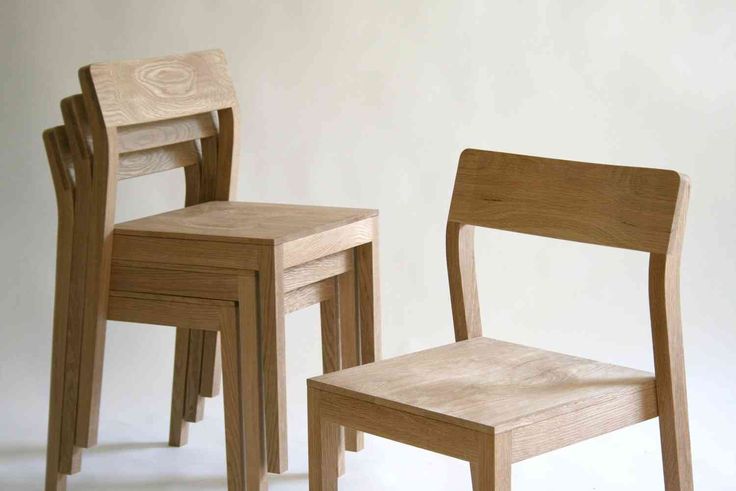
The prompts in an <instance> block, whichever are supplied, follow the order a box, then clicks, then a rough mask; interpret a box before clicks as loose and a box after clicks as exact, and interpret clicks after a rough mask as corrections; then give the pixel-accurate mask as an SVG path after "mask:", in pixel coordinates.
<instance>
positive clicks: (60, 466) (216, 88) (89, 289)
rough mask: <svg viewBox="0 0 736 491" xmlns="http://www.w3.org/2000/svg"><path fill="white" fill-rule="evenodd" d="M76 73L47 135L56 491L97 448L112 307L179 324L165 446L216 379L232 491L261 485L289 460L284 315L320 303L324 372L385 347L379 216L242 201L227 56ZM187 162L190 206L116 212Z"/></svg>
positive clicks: (358, 440) (353, 440) (206, 54)
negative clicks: (129, 217) (131, 195)
mask: <svg viewBox="0 0 736 491" xmlns="http://www.w3.org/2000/svg"><path fill="white" fill-rule="evenodd" d="M79 78H80V82H81V87H82V93H81V94H77V95H73V96H71V97H67V98H65V99H63V100H62V102H61V113H62V117H63V122H64V123H63V125H61V126H57V127H54V128H51V129H48V130H46V131H45V132H44V133H43V141H44V145H45V148H46V153H47V156H48V160H49V164H50V168H51V175H52V178H53V183H54V188H55V192H56V198H57V205H58V222H59V226H58V243H57V270H56V294H55V307H54V327H53V346H52V367H51V393H50V411H49V431H48V451H47V471H46V487H45V488H46V490H47V491H49V490H63V489H65V488H66V482H67V476H68V475H71V474H74V473H76V472H78V471H79V470H80V468H81V449H82V448H86V447H90V446H93V445H95V444H96V442H97V433H98V432H97V428H98V419H99V408H100V386H101V377H102V365H103V354H104V343H105V327H106V321H107V320H108V319H112V320H121V321H130V322H143V323H151V324H160V325H171V326H175V327H176V328H177V329H176V342H175V360H174V380H173V388H172V399H171V420H170V434H169V444H170V445H172V446H181V445H184V444H185V443H186V442H187V424H188V423H189V422H196V421H199V420H201V419H202V417H203V410H204V398H206V397H213V396H215V395H217V394H218V393H219V391H220V373H222V374H223V381H224V397H225V413H226V414H225V420H226V447H227V462H228V489H230V490H241V489H245V488H246V485H247V488H248V489H249V490H255V489H265V487H266V480H265V475H266V471H267V470H268V471H271V472H284V471H285V470H286V469H287V461H286V455H287V453H286V423H285V421H286V415H285V410H286V409H285V386H284V377H285V374H284V332H283V331H284V315H285V314H286V313H288V312H291V311H294V310H297V309H300V308H304V307H306V306H309V305H313V304H315V303H319V304H320V313H321V322H322V344H323V368H324V371H325V373H327V372H332V371H335V370H338V369H340V368H342V367H348V366H354V365H358V364H361V363H369V362H372V361H374V360H375V359H376V358H377V357H379V356H380V349H379V344H380V329H379V325H380V324H379V323H380V317H379V303H378V281H377V272H378V269H377V268H378V261H377V211H375V210H364V209H348V208H327V207H316V206H299V205H276V204H261V203H236V202H233V201H231V200H232V199H233V197H234V195H235V185H236V181H237V179H236V174H237V173H236V169H237V161H238V105H237V100H236V96H235V90H234V88H233V86H232V82H231V80H230V76H229V73H228V69H227V64H226V62H225V58H224V55H223V53H222V52H221V51H219V50H210V51H203V52H197V53H189V54H185V55H176V56H169V57H164V58H155V59H146V60H132V61H123V62H115V63H100V64H93V65H89V66H86V67H83V68H81V69H80V71H79ZM179 168H183V169H184V174H185V183H186V202H185V208H183V209H180V210H175V211H173V212H168V213H164V214H160V215H156V216H152V217H146V218H143V219H139V220H134V221H131V222H128V223H125V224H115V223H114V211H115V195H116V193H115V190H116V185H117V182H118V180H121V179H128V178H134V177H138V176H143V175H147V174H151V173H155V172H161V171H166V170H172V169H179ZM131 363H135V360H134V359H131ZM343 435H344V436H343ZM343 435H341V439H343V440H341V442H342V441H344V443H341V445H342V446H343V447H344V448H347V449H348V450H353V451H358V450H360V449H361V448H362V435H361V434H360V433H359V432H356V431H353V430H345V431H344V434H343ZM266 442H268V444H266ZM341 448H342V447H341ZM339 465H340V467H341V469H342V466H343V464H342V460H341V462H340V464H339Z"/></svg>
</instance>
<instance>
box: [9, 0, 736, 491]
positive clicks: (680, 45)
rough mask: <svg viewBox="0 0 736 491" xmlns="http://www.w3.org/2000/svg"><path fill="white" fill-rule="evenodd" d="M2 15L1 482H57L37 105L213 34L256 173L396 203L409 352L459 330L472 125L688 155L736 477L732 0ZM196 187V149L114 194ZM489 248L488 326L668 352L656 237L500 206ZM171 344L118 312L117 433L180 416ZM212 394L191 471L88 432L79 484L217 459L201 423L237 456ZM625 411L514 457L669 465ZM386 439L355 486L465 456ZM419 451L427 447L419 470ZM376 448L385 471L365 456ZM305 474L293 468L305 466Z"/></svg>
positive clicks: (654, 476)
mask: <svg viewBox="0 0 736 491" xmlns="http://www.w3.org/2000/svg"><path fill="white" fill-rule="evenodd" d="M0 23H1V24H0V53H2V58H1V61H2V64H1V65H0V67H1V70H2V72H0V73H1V75H0V77H1V79H2V105H1V107H2V117H1V118H0V152H1V155H2V158H1V159H0V165H1V166H2V167H1V168H2V174H1V175H2V178H1V179H0V210H2V211H1V212H0V219H1V222H0V227H1V228H0V271H1V272H2V274H0V305H1V307H0V312H1V313H2V319H3V321H2V327H1V328H0V360H2V361H1V362H0V387H2V393H3V402H2V405H1V406H0V415H1V417H0V419H2V420H3V424H2V425H0V488H3V489H15V488H18V489H35V488H37V486H38V483H39V482H40V481H39V479H40V473H41V472H42V468H43V465H42V455H43V448H42V447H43V442H44V438H45V437H44V433H45V427H46V411H47V397H48V371H49V357H50V341H51V314H52V298H53V274H54V273H53V272H54V251H55V228H56V211H55V202H54V196H53V190H52V185H51V179H50V176H49V172H48V168H47V163H46V160H45V156H44V153H43V147H42V144H41V131H42V130H43V129H44V128H47V127H50V126H53V125H56V124H58V123H59V122H60V121H61V119H60V114H59V109H58V102H59V100H60V99H61V98H62V97H64V96H67V95H70V94H72V93H75V92H78V91H79V87H78V82H77V78H76V70H77V68H78V67H80V66H82V65H84V64H87V63H89V62H92V61H102V60H112V59H122V58H136V57H148V56H155V55H162V54H168V53H177V52H185V51H193V50H200V49H205V48H211V47H222V48H223V49H224V50H225V52H226V54H227V57H228V60H229V63H230V66H231V72H232V75H233V79H234V82H235V85H236V88H237V91H238V95H239V98H240V103H241V110H242V127H241V139H242V154H241V173H240V191H239V195H238V196H239V198H240V199H243V200H254V201H258V200H262V201H273V202H292V203H309V204H326V205H336V206H337V205H339V206H356V207H376V208H380V210H381V232H382V244H381V269H382V285H381V287H382V292H383V319H384V332H385V334H384V352H385V354H386V355H387V356H392V355H396V354H400V353H405V352H408V351H412V350H417V349H420V348H424V347H428V346H433V345H437V344H441V343H446V342H449V341H451V339H452V328H451V314H450V305H449V299H448V290H447V286H446V284H447V280H446V272H445V265H444V223H445V218H446V213H447V209H448V204H449V196H450V192H451V188H452V182H453V177H454V171H455V166H456V163H457V157H458V155H459V153H460V151H461V150H462V149H463V148H465V147H476V148H483V149H496V150H505V151H512V152H518V153H527V154H536V155H544V156H550V157H560V158H568V159H572V160H584V161H593V162H606V163H620V164H629V165H643V166H655V167H657V166H658V167H668V168H673V169H676V170H678V171H681V172H684V173H686V174H689V175H690V176H691V178H692V186H693V192H692V200H691V208H690V214H689V218H688V222H689V223H688V231H687V236H686V243H685V252H684V260H683V285H682V297H683V311H684V312H683V314H684V325H685V342H686V357H687V368H688V375H689V384H690V385H689V392H690V397H691V418H692V427H693V450H694V459H695V470H696V479H697V481H698V485H699V488H700V489H708V490H714V489H729V488H731V486H732V485H733V482H734V481H736V471H735V470H734V462H735V461H736V453H735V452H734V450H733V447H732V446H731V445H729V444H728V443H727V442H729V441H733V440H734V438H736V432H735V431H734V425H733V423H732V421H731V419H730V418H729V416H730V414H732V413H733V411H734V405H735V404H736V396H734V392H733V390H732V387H733V380H734V377H735V376H736V369H734V364H733V361H732V360H733V355H732V353H733V351H734V348H736V329H734V328H735V327H736V322H735V321H734V318H736V307H735V306H734V280H736V259H734V246H736V198H735V197H734V190H735V189H736V4H734V2H733V0H721V1H717V0H707V1H699V0H688V1H679V2H667V1H654V2H635V1H626V0H624V1H622V0H618V1H597V2H582V1H578V2H574V1H561V2H552V1H542V0H538V1H528V2H501V1H488V2H483V1H475V2H470V1H468V2H456V1H449V0H445V1H434V2H423V1H416V0H404V1H400V2H388V1H386V2H353V1H334V2H327V1H319V2H317V1H315V2H296V1H293V2H289V1H269V2H252V1H251V2H237V1H225V0H217V1H188V2H182V1H155V2H143V1H127V2H119V1H115V2H113V1H94V2H91V1H90V2H85V1H72V0H65V1H59V0H55V1H21V0H16V1H13V0H10V1H9V0H3V1H2V15H0ZM182 202H183V179H182V178H181V176H180V175H178V174H177V175H174V174H163V175H157V176H152V177H149V178H146V179H143V180H137V181H133V182H124V183H123V184H122V185H121V190H120V193H119V207H118V217H119V219H121V220H122V219H128V218H131V217H136V216H141V215H145V214H149V213H152V212H154V211H161V210H165V209H172V208H176V207H179V206H181V204H182ZM477 255H478V260H479V271H478V274H479V277H480V288H481V300H482V304H483V316H484V323H485V328H486V333H487V334H488V335H491V336H497V337H499V338H502V339H506V340H511V341H518V342H524V343H528V344H533V345H535V346H539V347H544V348H550V349H555V350H559V351H563V352H569V353H575V354H579V355H583V356H589V357H595V358H599V359H603V360H607V361H614V362H619V363H624V364H629V365H631V366H635V367H640V368H646V369H651V367H652V362H651V344H650V338H649V327H648V310H647V304H646V264H647V258H646V256H645V255H643V254H640V253H634V252H626V251H620V250H614V249H606V248H597V247H593V246H586V245H578V244H571V243H566V242H559V241H550V240H544V239H538V238H532V237H526V236H518V235H514V234H504V233H499V232H494V231H487V232H486V231H483V232H481V233H479V234H478V238H477ZM287 327H288V345H287V349H288V360H289V362H288V368H289V398H290V403H291V404H290V406H289V417H290V421H291V430H292V433H291V439H292V448H291V449H290V450H291V460H292V469H293V470H294V471H295V472H299V471H300V470H301V472H304V471H305V469H306V451H305V450H304V447H303V443H304V438H305V435H304V428H303V426H304V419H305V418H304V414H303V413H304V412H305V407H304V399H305V395H304V378H306V377H307V376H311V375H314V374H316V373H317V372H318V371H319V367H320V362H319V343H318V336H317V333H318V331H317V312H316V310H315V309H310V310H308V311H306V312H301V313H297V314H293V315H292V316H290V317H289V318H288V320H287ZM172 350H173V336H172V333H171V331H170V330H169V329H164V328H156V327H145V328H144V327H140V328H139V327H130V326H127V325H124V324H118V323H111V325H110V329H109V334H108V351H107V353H108V357H107V364H106V368H105V384H104V389H103V391H104V392H103V407H102V430H101V440H102V442H103V447H104V444H105V443H106V444H108V448H110V446H112V448H115V447H114V444H115V443H116V442H120V441H121V440H124V441H128V440H130V441H131V442H135V441H141V440H143V441H145V440H146V438H149V439H151V440H153V441H165V438H166V436H165V435H166V427H167V422H166V419H167V417H168V412H167V411H168V409H167V403H168V402H167V399H168V392H169V390H170V389H169V384H170V372H171V361H172ZM210 405H212V407H213V409H212V410H211V411H209V416H208V421H207V422H205V423H201V424H200V426H199V427H198V428H197V429H195V430H194V431H195V433H193V437H192V440H193V443H192V444H191V445H190V448H187V449H181V451H180V453H179V454H177V455H178V457H176V456H174V455H173V454H171V453H165V452H163V450H162V452H163V453H161V455H159V454H156V455H157V457H156V459H159V465H160V466H164V465H165V464H162V463H161V462H169V461H171V463H170V466H169V467H166V469H167V471H166V472H168V473H169V474H170V475H171V476H173V477H171V480H173V481H167V480H166V479H164V478H162V477H161V476H160V475H158V476H157V475H156V474H155V471H156V469H150V461H142V462H141V463H140V465H138V466H135V465H132V466H125V465H122V466H120V465H110V466H109V467H104V465H103V464H104V463H107V464H108V465H109V464H112V463H119V462H126V461H125V459H126V458H127V459H133V460H128V462H136V461H135V459H136V458H138V459H140V455H146V454H145V453H144V454H140V453H136V452H128V453H124V454H120V453H115V454H109V453H107V454H105V453H104V452H103V453H97V454H95V453H94V452H92V453H90V454H89V455H92V457H91V458H90V459H89V462H92V461H94V460H93V459H97V461H98V462H100V464H99V465H97V464H95V465H94V466H93V465H91V464H90V465H88V464H87V463H85V468H84V471H83V473H82V476H81V477H80V478H79V480H78V484H77V485H78V486H79V487H81V488H83V489H94V488H95V487H96V486H98V485H99V483H97V485H95V484H94V482H95V481H94V480H93V478H91V477H89V476H97V478H99V479H100V481H99V482H105V483H107V484H106V486H108V487H109V486H112V488H115V484H110V480H113V481H114V478H119V480H118V481H115V482H118V486H119V489H129V488H133V487H135V486H132V485H130V486H129V484H130V482H129V481H130V478H129V476H128V475H127V474H126V472H133V473H135V472H139V473H142V474H137V475H136V476H137V477H136V478H135V479H134V480H133V481H134V482H136V483H139V484H140V486H143V483H145V482H157V483H159V484H160V487H161V488H165V487H166V486H172V487H171V489H177V485H175V484H171V482H177V481H176V479H177V476H179V477H180V474H181V473H183V472H184V470H183V467H186V468H187V469H188V471H187V472H190V473H191V478H192V479H198V478H201V477H202V475H201V473H199V472H198V471H197V470H196V469H200V468H199V467H197V465H198V464H195V462H201V460H197V459H202V458H203V457H202V452H200V453H196V452H195V451H194V450H193V449H196V448H197V445H202V442H203V441H211V442H212V446H213V448H215V450H213V452H214V454H212V452H209V454H207V455H209V459H210V460H208V461H207V462H210V461H211V463H212V466H214V467H213V469H215V470H212V471H210V470H209V468H207V469H206V470H203V471H202V472H204V473H205V474H206V475H214V476H215V478H216V477H217V476H219V475H220V474H219V471H222V470H223V469H224V467H217V466H219V465H224V464H222V463H221V461H222V458H221V457H222V456H221V455H220V454H219V453H217V452H219V450H217V448H219V443H221V435H220V433H219V432H221V429H219V428H220V426H219V422H221V414H220V412H219V411H220V410H219V409H217V407H218V402H214V403H210ZM206 425H209V426H206ZM200 427H201V428H210V429H212V431H213V432H214V433H215V434H216V436H211V435H210V433H211V432H212V431H209V430H208V431H204V430H200V429H199V428H200ZM626 431H627V432H628V433H626V434H624V436H623V437H619V436H607V437H604V438H602V439H599V440H596V441H594V442H589V443H586V444H584V445H587V446H581V447H578V448H577V449H576V448H575V447H573V448H571V449H568V450H563V451H560V452H556V453H554V454H551V455H549V456H544V457H540V458H538V459H535V460H534V461H530V462H528V463H524V464H521V465H518V466H516V467H515V468H514V469H515V471H514V472H515V473H514V484H515V487H516V489H541V488H540V486H542V484H540V483H550V482H560V483H562V482H565V483H566V489H590V488H591V487H592V486H593V485H595V486H597V487H596V489H621V488H627V487H628V488H636V489H661V487H662V484H661V476H660V474H659V467H658V466H659V460H658V459H659V447H658V443H657V426H656V423H655V422H650V423H646V424H644V425H640V427H636V428H632V429H629V430H626ZM218 438H219V439H220V440H218ZM374 440H375V441H374ZM374 440H371V441H370V442H369V443H371V444H372V445H373V450H371V448H370V445H369V449H368V450H367V451H366V452H365V453H363V454H360V455H358V456H355V457H353V458H351V460H350V461H349V464H350V465H351V469H353V471H352V472H351V473H349V475H348V477H346V478H345V479H346V481H345V488H346V489H383V488H384V487H385V488H390V489H398V488H399V487H400V486H402V485H407V483H412V482H415V481H414V480H415V479H420V478H421V477H423V476H424V477H426V478H427V482H426V483H425V484H424V485H423V489H448V488H454V487H455V486H456V483H457V482H460V481H457V479H459V480H462V479H466V474H467V473H466V469H465V467H464V466H462V465H460V464H459V463H447V459H444V458H442V457H437V456H433V455H432V456H430V455H429V454H426V455H425V454H423V453H417V452H416V451H414V450H413V449H405V448H401V447H398V446H396V445H393V444H389V443H386V442H381V441H378V440H377V439H374ZM198 442H199V443H198ZM218 442H219V443H218ZM131 445H133V446H134V444H131ZM3 446H4V447H3ZM376 447H378V448H381V449H385V452H382V453H376V452H377V451H376ZM160 450H161V449H160ZM149 451H151V449H149ZM24 452H25V453H24ZM141 452H145V450H141ZM187 452H190V453H187ZM371 452H373V453H371ZM392 452H393V453H392ZM211 454H212V455H211ZM136 455H137V457H136ZM397 455H400V456H402V457H401V458H406V459H415V460H414V462H417V464H416V466H417V467H415V468H414V469H413V470H412V471H409V470H406V471H403V470H401V469H402V467H401V466H398V467H396V465H397V464H396V462H397V459H398V458H396V457H395V456H397ZM184 456H189V457H184ZM389 456H394V457H391V458H389ZM186 458H191V459H193V460H192V461H191V462H190V464H191V465H189V466H181V465H177V462H179V464H181V461H176V460H171V459H186ZM166 459H169V460H166ZM422 459H423V460H422ZM398 461H400V459H399V460H398ZM419 462H422V463H423V464H420V463H419ZM613 462H616V464H615V465H614V464H613ZM392 465H393V467H392ZM421 465H423V467H420V466H421ZM100 466H102V467H100ZM146 466H148V467H146ZM139 467H140V468H144V469H148V470H147V471H142V470H138V468H139ZM404 467H406V468H407V469H411V467H412V465H411V464H410V463H406V464H405V465H404ZM103 468H104V469H106V470H104V471H101V470H100V469H103ZM192 469H194V470H192ZM202 469H204V468H202ZM218 469H219V471H218ZM420 469H421V472H419V471H420ZM381 471H382V472H381ZM95 472H97V474H95ZM372 472H378V473H379V475H380V476H382V477H378V478H376V477H374V479H378V480H377V481H374V484H372V485H373V486H375V487H370V486H371V484H370V483H371V482H372V481H370V480H365V479H364V480H362V481H360V479H358V477H360V476H371V475H373V474H372ZM351 474H352V477H351ZM413 474H414V475H413ZM571 475H575V476H577V479H578V480H577V481H575V480H573V481H570V476H571ZM356 476H358V477H356ZM85 479H86V480H85ZM303 479H304V478H303V476H302V477H301V478H295V479H291V480H289V479H284V478H281V479H278V478H274V479H273V480H272V482H273V483H274V488H275V489H292V488H289V486H292V487H293V489H304V486H305V481H304V480H303ZM349 479H353V480H354V482H355V483H356V484H355V485H352V486H351V485H350V484H348V483H349V482H351V481H349ZM4 480H5V481H4ZM359 481H360V482H361V483H362V485H363V486H364V487H363V488H360V487H359V484H358V482H359ZM195 482H199V483H200V485H201V486H204V484H203V483H202V481H195ZM125 483H128V484H125ZM167 483H168V484H167ZM447 483H453V484H447ZM210 484H212V485H213V486H214V487H215V488H216V487H217V486H220V487H222V486H224V481H221V480H219V481H218V480H217V479H215V481H214V483H210ZM83 486H87V488H84V487H83ZM126 486H128V487H126ZM178 486H179V488H180V487H182V486H184V481H179V484H178ZM279 486H282V487H281V488H280V487H279ZM365 486H368V487H365ZM433 486H434V487H433ZM205 487H206V486H205ZM458 487H459V485H458ZM150 489H153V487H151V488H150ZM157 489H158V488H157ZM417 489H419V488H417ZM547 489H549V487H547ZM731 489H732V488H731Z"/></svg>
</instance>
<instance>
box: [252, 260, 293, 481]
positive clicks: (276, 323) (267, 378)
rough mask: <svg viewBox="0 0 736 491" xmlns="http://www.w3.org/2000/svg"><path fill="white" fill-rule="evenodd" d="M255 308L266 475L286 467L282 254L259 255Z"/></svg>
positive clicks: (285, 469) (279, 471)
mask: <svg viewBox="0 0 736 491" xmlns="http://www.w3.org/2000/svg"><path fill="white" fill-rule="evenodd" d="M258 305H259V309H260V324H261V327H262V332H263V336H262V340H261V343H262V350H263V377H264V380H263V383H264V391H265V398H266V440H267V441H268V445H267V446H266V448H267V452H268V453H267V455H268V472H273V473H276V474H281V473H282V472H286V471H287V470H288V467H289V457H288V449H287V441H288V438H287V424H286V360H285V350H286V346H285V343H286V340H285V339H284V335H285V333H284V269H283V251H282V248H281V246H280V245H279V246H275V247H274V248H273V249H271V250H270V251H264V252H263V253H262V256H261V259H260V264H259V270H258Z"/></svg>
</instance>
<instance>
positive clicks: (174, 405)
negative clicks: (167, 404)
mask: <svg viewBox="0 0 736 491" xmlns="http://www.w3.org/2000/svg"><path fill="white" fill-rule="evenodd" d="M189 332H190V331H189V329H187V328H184V327H177V328H176V344H175V348H174V383H173V386H172V388H171V419H170V421H169V445H170V446H172V447H181V446H183V445H186V444H187V441H188V439H189V424H188V423H187V422H186V421H185V420H184V394H185V391H186V381H187V359H188V357H189Z"/></svg>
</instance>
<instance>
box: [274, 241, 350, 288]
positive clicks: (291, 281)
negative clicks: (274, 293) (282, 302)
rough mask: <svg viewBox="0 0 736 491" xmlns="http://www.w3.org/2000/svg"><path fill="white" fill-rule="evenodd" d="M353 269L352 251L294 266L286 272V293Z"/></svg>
mask: <svg viewBox="0 0 736 491" xmlns="http://www.w3.org/2000/svg"><path fill="white" fill-rule="evenodd" d="M351 269H353V251H352V250H347V251H341V252H338V253H336V254H332V255H330V256H325V257H322V258H319V259H315V260H314V261H311V262H308V263H305V264H300V265H299V266H292V267H291V268H288V269H286V270H284V291H285V292H287V293H288V292H290V291H292V290H296V289H297V288H301V287H303V286H307V285H310V284H312V283H318V282H320V281H322V280H325V279H327V278H332V277H335V276H339V275H341V274H343V273H345V272H346V271H349V270H351Z"/></svg>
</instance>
